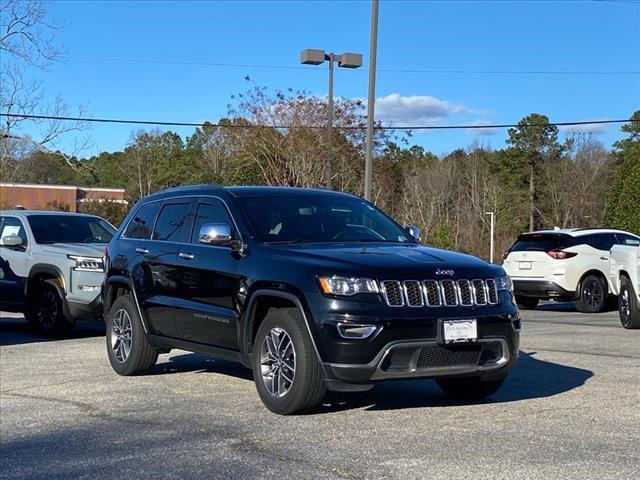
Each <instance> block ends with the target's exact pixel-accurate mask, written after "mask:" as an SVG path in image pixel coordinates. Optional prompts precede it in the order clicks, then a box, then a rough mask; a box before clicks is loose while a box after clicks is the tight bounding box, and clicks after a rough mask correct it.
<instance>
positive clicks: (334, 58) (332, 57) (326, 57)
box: [300, 49, 362, 190]
mask: <svg viewBox="0 0 640 480" xmlns="http://www.w3.org/2000/svg"><path fill="white" fill-rule="evenodd" d="M324 62H329V99H328V102H327V103H328V105H327V107H328V108H327V110H328V118H327V190H331V176H332V172H331V135H332V131H333V62H338V67H341V68H358V67H361V66H362V55H361V54H359V53H342V54H340V55H337V54H335V53H325V52H324V50H313V49H307V50H303V51H302V52H300V63H302V64H304V65H320V64H322V63H324Z"/></svg>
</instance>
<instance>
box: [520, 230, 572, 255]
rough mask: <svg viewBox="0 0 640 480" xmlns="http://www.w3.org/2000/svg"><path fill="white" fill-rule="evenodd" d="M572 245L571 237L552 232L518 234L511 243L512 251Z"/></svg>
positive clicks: (546, 249) (532, 250)
mask: <svg viewBox="0 0 640 480" xmlns="http://www.w3.org/2000/svg"><path fill="white" fill-rule="evenodd" d="M573 245H574V241H573V237H571V236H569V235H563V234H554V233H527V234H525V235H520V236H519V237H518V240H517V241H516V243H514V244H513V246H512V247H511V249H510V251H512V252H550V251H551V250H556V249H559V248H567V247H571V246H573Z"/></svg>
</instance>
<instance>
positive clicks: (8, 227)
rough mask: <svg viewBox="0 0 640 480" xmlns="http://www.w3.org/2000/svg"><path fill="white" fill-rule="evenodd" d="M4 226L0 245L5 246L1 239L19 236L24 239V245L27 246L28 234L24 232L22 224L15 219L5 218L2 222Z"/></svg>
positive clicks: (0, 236)
mask: <svg viewBox="0 0 640 480" xmlns="http://www.w3.org/2000/svg"><path fill="white" fill-rule="evenodd" d="M0 225H2V231H0V245H4V242H2V240H1V239H3V238H4V237H8V236H10V235H17V236H19V237H20V238H21V239H22V244H23V245H26V244H27V232H25V231H24V226H23V225H22V222H21V221H20V220H18V219H17V218H14V217H4V218H3V219H2V221H0Z"/></svg>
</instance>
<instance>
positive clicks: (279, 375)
mask: <svg viewBox="0 0 640 480" xmlns="http://www.w3.org/2000/svg"><path fill="white" fill-rule="evenodd" d="M304 322H305V320H304V319H303V318H302V316H301V315H300V313H299V312H298V310H297V309H295V308H286V309H271V310H270V311H269V312H268V313H267V315H266V316H265V318H264V320H263V321H262V323H261V324H260V327H259V328H258V333H257V334H256V338H255V340H254V343H253V377H254V381H255V384H256V389H257V390H258V395H260V399H261V400H262V402H263V403H264V405H265V406H266V407H267V408H268V409H269V410H271V411H272V412H274V413H278V414H280V415H291V414H295V413H301V412H306V411H309V410H313V409H314V408H316V407H317V406H318V405H319V403H320V402H321V401H322V398H323V397H324V395H325V392H326V387H325V384H324V378H323V375H322V369H321V367H320V364H319V362H318V358H317V355H316V352H315V349H314V347H313V344H312V341H311V338H310V337H309V333H308V332H307V329H306V327H305V324H304Z"/></svg>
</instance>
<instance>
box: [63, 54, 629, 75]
mask: <svg viewBox="0 0 640 480" xmlns="http://www.w3.org/2000/svg"><path fill="white" fill-rule="evenodd" d="M68 58H70V59H74V60H83V61H94V62H115V63H148V64H158V65H191V66H199V67H218V68H260V69H272V70H307V71H314V72H318V71H319V70H318V69H317V68H313V67H303V66H301V65H269V64H257V63H222V62H201V61H184V60H157V59H147V58H115V57H85V56H70V57H68ZM362 71H364V70H362ZM377 71H378V72H384V73H430V74H439V75H622V76H626V75H640V70H484V69H482V70H469V69H456V68H453V69H446V68H432V69H420V68H418V69H397V68H378V69H377Z"/></svg>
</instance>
